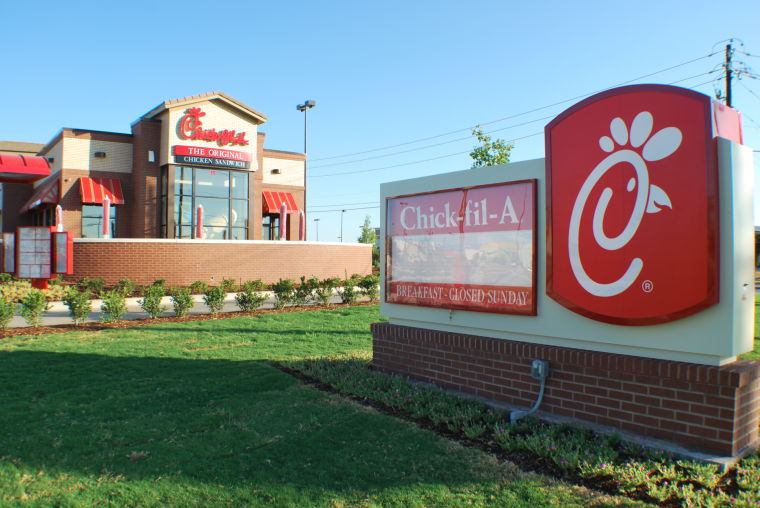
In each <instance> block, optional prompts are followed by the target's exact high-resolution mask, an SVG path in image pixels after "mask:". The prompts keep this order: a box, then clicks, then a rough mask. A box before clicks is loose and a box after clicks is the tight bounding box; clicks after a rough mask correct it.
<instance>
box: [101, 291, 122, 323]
mask: <svg viewBox="0 0 760 508" xmlns="http://www.w3.org/2000/svg"><path fill="white" fill-rule="evenodd" d="M102 298H103V304H102V305H101V307H100V310H101V312H102V316H101V317H100V319H101V320H102V321H103V322H104V323H113V322H115V321H118V320H120V319H122V318H123V317H124V316H125V315H126V314H127V298H126V297H125V296H124V295H123V294H122V293H121V291H117V290H113V291H106V292H105V293H103V296H102Z"/></svg>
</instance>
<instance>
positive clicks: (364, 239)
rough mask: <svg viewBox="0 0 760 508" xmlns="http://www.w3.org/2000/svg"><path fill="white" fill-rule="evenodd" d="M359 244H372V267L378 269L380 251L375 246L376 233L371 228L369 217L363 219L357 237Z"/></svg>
mask: <svg viewBox="0 0 760 508" xmlns="http://www.w3.org/2000/svg"><path fill="white" fill-rule="evenodd" d="M359 243H371V244H372V266H373V267H375V268H377V269H379V268H380V249H379V248H378V246H377V233H375V228H373V227H372V223H371V221H370V218H369V215H367V216H366V217H364V225H362V232H361V234H360V235H359Z"/></svg>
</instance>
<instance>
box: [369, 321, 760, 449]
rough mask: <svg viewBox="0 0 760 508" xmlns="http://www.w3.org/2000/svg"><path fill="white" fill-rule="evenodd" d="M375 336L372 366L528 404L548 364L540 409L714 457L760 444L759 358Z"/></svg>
mask: <svg viewBox="0 0 760 508" xmlns="http://www.w3.org/2000/svg"><path fill="white" fill-rule="evenodd" d="M372 335H373V337H374V344H373V352H374V353H373V354H374V356H373V364H374V366H375V367H377V368H378V369H380V370H382V371H385V372H392V373H398V374H403V375H407V376H409V377H412V378H414V379H418V380H420V381H425V382H429V383H434V384H436V385H438V386H442V387H444V388H449V389H454V390H458V391H462V392H465V393H470V394H473V395H477V396H480V397H484V398H486V399H491V400H496V401H499V402H503V403H507V404H510V405H514V406H521V407H530V406H532V405H533V403H534V402H535V400H536V398H537V395H538V389H539V381H538V380H536V379H533V378H532V377H531V376H530V364H531V362H532V361H533V360H548V361H549V362H550V363H551V375H550V377H549V379H547V381H546V392H545V395H544V400H543V403H542V404H541V407H540V408H539V409H540V411H541V412H544V413H548V414H553V415H558V416H563V417H569V418H572V419H575V420H579V421H584V422H590V423H594V424H599V425H605V426H608V427H612V428H615V429H619V430H623V431H628V432H632V433H634V434H638V435H641V436H648V437H653V438H658V439H664V440H667V441H670V442H674V443H677V444H680V445H683V446H686V447H688V448H691V449H694V450H702V451H709V452H713V453H715V452H717V453H720V454H726V455H738V454H742V453H744V452H746V451H747V450H751V449H754V448H756V447H757V446H758V423H759V420H758V413H759V412H760V363H758V362H748V361H737V362H734V363H731V364H729V365H725V366H722V367H713V366H708V365H698V364H692V363H684V362H674V361H668V360H656V359H650V358H642V357H636V356H627V355H619V354H612V353H600V352H594V351H587V350H580V349H569V348H564V347H556V346H547V345H540V344H529V343H525V342H516V341H509V340H503V339H495V338H490V337H480V336H475V335H465V334H455V333H450V332H442V331H436V330H427V329H422V328H414V327H407V326H400V325H393V324H390V323H375V324H374V325H373V326H372Z"/></svg>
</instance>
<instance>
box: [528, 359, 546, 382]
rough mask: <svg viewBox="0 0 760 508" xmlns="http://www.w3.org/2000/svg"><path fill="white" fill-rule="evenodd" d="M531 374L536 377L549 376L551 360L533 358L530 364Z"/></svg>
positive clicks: (544, 377) (543, 377)
mask: <svg viewBox="0 0 760 508" xmlns="http://www.w3.org/2000/svg"><path fill="white" fill-rule="evenodd" d="M530 375H531V376H533V377H534V378H536V379H546V378H547V377H549V362H548V361H546V360H533V363H532V364H531V366H530Z"/></svg>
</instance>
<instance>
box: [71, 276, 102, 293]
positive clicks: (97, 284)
mask: <svg viewBox="0 0 760 508" xmlns="http://www.w3.org/2000/svg"><path fill="white" fill-rule="evenodd" d="M76 285H77V287H78V288H79V290H80V291H85V290H86V291H89V292H90V293H92V294H93V295H99V294H100V293H102V292H103V289H104V288H105V286H106V281H104V280H103V279H101V278H100V277H94V278H92V279H91V278H89V277H82V278H81V279H79V280H78V281H77V284H76Z"/></svg>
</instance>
